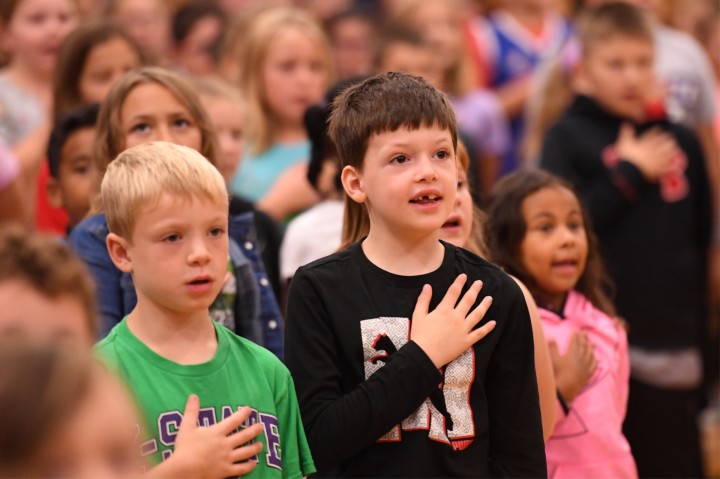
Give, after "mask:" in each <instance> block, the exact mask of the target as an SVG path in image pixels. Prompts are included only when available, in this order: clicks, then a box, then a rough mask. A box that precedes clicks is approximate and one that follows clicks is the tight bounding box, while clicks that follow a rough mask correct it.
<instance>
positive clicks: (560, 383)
mask: <svg viewBox="0 0 720 479" xmlns="http://www.w3.org/2000/svg"><path fill="white" fill-rule="evenodd" d="M555 383H556V385H557V393H558V395H559V396H561V397H562V398H563V400H564V401H565V403H566V404H567V405H568V407H569V406H570V403H571V402H572V401H573V399H575V396H577V394H578V392H579V391H578V388H576V387H575V386H574V385H573V384H572V383H570V382H569V381H565V380H564V379H563V378H559V377H558V378H557V379H556V381H555Z"/></svg>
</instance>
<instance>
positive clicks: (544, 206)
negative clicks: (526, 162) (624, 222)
mask: <svg viewBox="0 0 720 479" xmlns="http://www.w3.org/2000/svg"><path fill="white" fill-rule="evenodd" d="M486 241H487V243H488V249H489V252H490V255H491V257H492V259H493V260H494V261H496V262H497V263H499V264H500V265H501V266H503V267H504V268H505V269H506V271H507V272H508V273H510V274H512V275H514V276H517V277H518V278H519V279H520V280H521V281H523V282H524V283H525V284H526V285H527V287H528V289H530V291H531V292H532V294H533V297H534V298H535V300H536V301H537V304H538V308H539V311H540V318H541V320H542V325H543V330H544V332H545V337H546V339H547V340H548V342H549V347H550V353H551V357H552V359H553V369H554V371H555V375H556V382H557V388H558V413H557V414H556V418H557V419H556V425H555V429H554V430H553V434H552V436H551V437H550V439H549V440H548V442H547V443H546V446H545V452H546V456H547V467H548V477H550V478H553V479H557V478H577V477H613V478H629V477H637V469H636V467H635V461H634V459H633V457H632V454H631V453H630V446H629V444H628V442H627V440H626V439H625V436H623V433H622V423H623V419H624V418H625V410H626V406H627V399H628V381H629V373H630V370H629V360H628V346H627V334H626V332H625V329H624V327H623V325H622V323H621V322H620V321H619V320H617V319H616V318H614V317H613V316H614V313H615V311H614V308H613V305H612V303H611V302H610V300H609V298H608V297H607V296H606V293H605V291H606V287H605V286H606V285H605V284H604V273H603V270H602V266H601V262H600V258H599V255H598V251H597V245H596V240H595V237H594V235H593V234H592V232H591V230H590V227H589V225H588V220H587V216H586V214H585V212H584V211H583V209H582V207H581V206H580V201H579V200H578V197H577V195H576V194H575V192H574V191H573V189H572V187H571V186H569V185H568V184H567V183H566V182H565V181H563V180H561V179H559V178H557V177H554V176H552V175H550V174H548V173H545V172H542V171H520V172H517V173H513V174H511V175H509V176H507V177H505V178H503V179H502V180H501V181H500V182H499V183H498V184H497V185H496V187H495V189H494V191H493V195H492V198H491V203H490V207H489V208H488V221H487V225H486ZM570 358H573V359H572V360H571V359H570Z"/></svg>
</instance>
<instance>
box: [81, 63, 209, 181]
mask: <svg viewBox="0 0 720 479" xmlns="http://www.w3.org/2000/svg"><path fill="white" fill-rule="evenodd" d="M149 83H155V84H157V85H160V86H162V87H164V88H166V89H167V90H168V91H169V92H170V93H171V94H172V95H173V96H174V97H175V98H177V100H178V101H179V102H180V103H182V104H183V106H185V108H187V110H188V112H189V113H190V116H192V118H193V120H194V121H195V123H196V125H197V127H198V129H199V130H200V139H201V141H200V153H202V155H203V156H204V157H205V158H207V159H208V161H210V163H212V164H213V165H215V164H217V158H218V157H217V155H218V152H219V148H218V147H217V137H216V135H215V128H214V127H213V124H212V122H211V121H210V117H209V116H208V114H207V112H206V111H205V108H203V106H202V104H201V103H200V98H199V97H198V94H197V93H196V92H195V89H194V88H193V86H192V85H191V84H190V82H189V81H188V80H186V79H185V78H183V77H182V76H180V75H179V74H177V73H174V72H172V71H170V70H167V69H165V68H160V67H144V68H140V69H138V70H134V71H131V72H128V73H126V74H125V75H124V76H123V77H122V78H120V79H119V80H118V81H117V83H115V85H113V87H112V88H111V89H110V92H109V93H108V96H107V97H106V98H105V100H104V101H103V102H102V105H101V106H100V113H98V122H97V134H96V135H97V136H96V137H95V161H96V163H97V166H98V171H99V173H100V175H101V176H102V175H103V174H104V173H105V170H106V169H107V167H108V165H109V164H110V162H111V161H113V159H114V158H115V157H116V156H117V155H118V154H119V153H120V152H121V151H123V150H124V149H125V132H124V131H123V129H122V118H120V112H121V111H122V106H123V104H124V103H125V100H126V99H127V97H128V95H130V93H131V92H132V91H133V90H134V89H135V88H137V87H138V86H140V85H145V84H149Z"/></svg>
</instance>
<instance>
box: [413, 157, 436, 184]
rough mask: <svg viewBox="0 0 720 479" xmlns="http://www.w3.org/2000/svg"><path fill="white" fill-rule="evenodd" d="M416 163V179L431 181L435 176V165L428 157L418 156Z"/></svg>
mask: <svg viewBox="0 0 720 479" xmlns="http://www.w3.org/2000/svg"><path fill="white" fill-rule="evenodd" d="M416 165H417V168H416V179H417V181H432V180H434V179H436V178H437V171H435V165H434V164H433V162H432V160H431V159H430V158H418V160H417V163H416Z"/></svg>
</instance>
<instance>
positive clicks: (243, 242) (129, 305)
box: [69, 213, 283, 360]
mask: <svg viewBox="0 0 720 479" xmlns="http://www.w3.org/2000/svg"><path fill="white" fill-rule="evenodd" d="M254 228H255V227H254V223H253V216H252V213H245V214H242V215H238V216H235V217H231V218H230V222H229V232H230V258H231V260H232V262H233V269H234V270H235V280H236V284H237V294H236V299H235V305H234V316H235V318H234V319H235V333H237V334H238V335H240V336H243V337H245V338H247V339H249V340H251V341H253V342H255V343H257V344H259V345H261V346H264V347H265V348H267V349H269V350H270V351H272V352H273V353H275V355H276V356H277V357H279V358H280V359H281V360H282V359H283V321H282V316H281V313H280V307H279V306H278V303H277V299H276V298H275V293H273V290H272V286H271V285H270V282H269V280H268V277H267V274H266V273H265V270H264V268H263V266H262V260H261V257H260V251H259V249H258V246H257V239H256V237H255V229H254ZM108 233H109V229H108V226H107V222H106V221H105V215H104V214H99V215H95V216H92V217H90V218H87V219H85V220H83V221H82V222H81V223H80V224H78V225H77V226H76V227H75V228H74V229H73V231H72V233H70V238H69V242H70V246H71V247H72V248H73V249H74V250H75V252H76V253H77V254H78V256H80V258H82V260H83V261H84V262H85V264H86V265H87V266H88V268H89V270H90V272H91V273H92V275H93V278H94V279H95V285H96V287H97V302H98V308H99V311H100V338H101V339H102V338H104V337H105V336H107V334H108V333H109V332H110V330H111V329H112V328H113V327H115V325H116V324H118V323H119V322H120V321H121V320H122V318H123V317H125V316H126V315H127V314H129V313H130V312H131V311H132V310H133V308H135V304H136V303H137V296H136V294H135V285H134V284H133V279H132V275H131V274H129V273H123V272H122V271H120V270H119V269H117V268H116V267H115V265H114V264H113V262H112V260H111V259H110V255H109V253H108V251H107V247H106V245H105V239H106V238H107V235H108Z"/></svg>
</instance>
